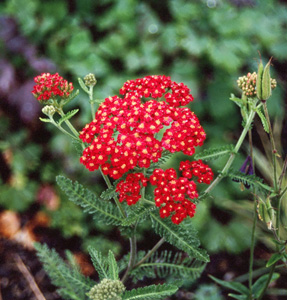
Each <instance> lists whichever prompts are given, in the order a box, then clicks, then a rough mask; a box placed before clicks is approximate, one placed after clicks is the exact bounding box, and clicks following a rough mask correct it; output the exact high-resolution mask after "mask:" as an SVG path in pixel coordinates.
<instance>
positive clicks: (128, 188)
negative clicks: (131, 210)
mask: <svg viewBox="0 0 287 300" xmlns="http://www.w3.org/2000/svg"><path fill="white" fill-rule="evenodd" d="M146 185H147V179H146V178H145V177H144V175H143V174H142V173H133V174H128V176H127V178H126V180H123V181H121V182H119V183H118V185H117V188H116V191H117V192H118V193H119V194H120V198H119V201H120V202H123V201H124V200H126V201H127V204H128V205H132V204H136V203H137V202H138V200H139V199H140V198H141V195H140V190H141V188H142V186H146Z"/></svg>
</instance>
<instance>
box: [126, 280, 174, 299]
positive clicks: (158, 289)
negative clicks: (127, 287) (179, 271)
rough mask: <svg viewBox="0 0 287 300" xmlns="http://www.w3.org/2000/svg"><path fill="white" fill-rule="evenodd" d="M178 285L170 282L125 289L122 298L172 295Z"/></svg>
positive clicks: (162, 297) (157, 297) (160, 297)
mask: <svg viewBox="0 0 287 300" xmlns="http://www.w3.org/2000/svg"><path fill="white" fill-rule="evenodd" d="M177 290H178V287H177V286H175V285H172V284H158V285H149V286H146V287H143V288H138V289H133V290H131V291H126V292H125V293H124V295H123V300H157V299H164V298H165V297H167V296H170V295H173V294H175V293H176V291H177Z"/></svg>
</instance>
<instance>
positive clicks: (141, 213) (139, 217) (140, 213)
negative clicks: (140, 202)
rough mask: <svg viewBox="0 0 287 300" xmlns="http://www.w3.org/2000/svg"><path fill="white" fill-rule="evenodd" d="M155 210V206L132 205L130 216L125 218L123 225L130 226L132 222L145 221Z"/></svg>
mask: <svg viewBox="0 0 287 300" xmlns="http://www.w3.org/2000/svg"><path fill="white" fill-rule="evenodd" d="M154 210H156V207H155V206H151V207H148V208H146V207H143V206H138V207H136V206H135V207H130V212H129V213H128V217H127V218H126V219H124V220H123V222H122V224H121V225H122V226H130V225H132V224H135V223H139V222H141V221H144V220H145V219H147V218H148V217H149V216H150V213H151V212H152V211H154Z"/></svg>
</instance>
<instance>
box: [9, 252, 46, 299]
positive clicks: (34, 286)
mask: <svg viewBox="0 0 287 300" xmlns="http://www.w3.org/2000/svg"><path fill="white" fill-rule="evenodd" d="M14 259H15V262H16V265H17V267H18V269H19V270H20V272H21V273H22V274H23V276H24V277H25V278H26V280H27V282H28V284H29V286H30V288H31V290H32V291H33V293H34V295H35V297H36V299H37V300H46V298H45V297H44V296H43V294H42V292H41V291H40V289H39V287H38V285H37V283H36V282H35V280H34V277H33V276H32V275H31V273H30V272H29V270H28V269H27V267H26V266H25V264H24V262H23V261H22V259H21V257H20V256H19V255H17V254H16V255H15V257H14Z"/></svg>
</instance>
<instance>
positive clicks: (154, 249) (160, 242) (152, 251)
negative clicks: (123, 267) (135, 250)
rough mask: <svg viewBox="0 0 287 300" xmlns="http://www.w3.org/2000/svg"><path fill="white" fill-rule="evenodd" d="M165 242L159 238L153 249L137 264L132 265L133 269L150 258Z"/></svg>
mask: <svg viewBox="0 0 287 300" xmlns="http://www.w3.org/2000/svg"><path fill="white" fill-rule="evenodd" d="M164 242H165V238H161V239H160V240H159V241H158V242H157V243H156V244H155V245H154V247H153V248H152V249H151V250H150V251H149V252H148V253H147V254H146V255H145V256H144V257H143V258H142V259H141V260H140V261H139V262H138V263H137V264H135V265H134V268H136V267H138V266H139V265H141V264H142V263H144V262H145V261H146V260H147V259H148V258H150V257H151V256H152V255H153V253H154V252H155V251H156V250H157V249H158V248H159V247H160V246H161V245H162V244H163V243H164Z"/></svg>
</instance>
